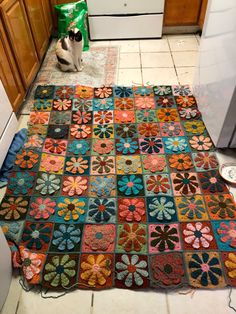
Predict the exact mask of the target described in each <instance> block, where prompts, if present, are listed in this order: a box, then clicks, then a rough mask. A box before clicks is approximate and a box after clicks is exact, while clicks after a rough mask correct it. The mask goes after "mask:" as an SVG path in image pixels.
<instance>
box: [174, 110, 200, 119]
mask: <svg viewBox="0 0 236 314" xmlns="http://www.w3.org/2000/svg"><path fill="white" fill-rule="evenodd" d="M179 115H180V117H181V118H183V119H187V120H189V119H193V118H196V117H197V116H198V115H199V111H198V110H197V109H192V108H182V109H181V110H179Z"/></svg>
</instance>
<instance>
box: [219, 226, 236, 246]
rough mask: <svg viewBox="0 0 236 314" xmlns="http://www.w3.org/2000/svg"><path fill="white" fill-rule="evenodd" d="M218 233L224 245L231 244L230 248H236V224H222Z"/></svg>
mask: <svg viewBox="0 0 236 314" xmlns="http://www.w3.org/2000/svg"><path fill="white" fill-rule="evenodd" d="M217 233H218V234H219V235H220V241H221V242H223V243H229V246H230V247H232V248H236V222H235V221H227V222H224V221H223V222H221V224H220V227H219V228H218V229H217Z"/></svg>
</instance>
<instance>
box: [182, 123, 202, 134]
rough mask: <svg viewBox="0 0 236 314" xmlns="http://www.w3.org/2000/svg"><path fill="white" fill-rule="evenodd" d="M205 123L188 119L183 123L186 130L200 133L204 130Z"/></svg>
mask: <svg viewBox="0 0 236 314" xmlns="http://www.w3.org/2000/svg"><path fill="white" fill-rule="evenodd" d="M205 128H206V127H205V125H204V124H203V122H202V121H195V120H194V121H188V122H186V123H185V129H186V132H188V133H192V134H202V133H203V132H204V131H205Z"/></svg>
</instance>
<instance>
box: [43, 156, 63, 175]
mask: <svg viewBox="0 0 236 314" xmlns="http://www.w3.org/2000/svg"><path fill="white" fill-rule="evenodd" d="M63 164H64V159H63V157H59V156H54V155H47V154H45V155H44V156H43V158H42V161H41V167H42V168H44V169H45V170H46V171H48V172H51V171H53V172H58V171H60V170H62V169H63Z"/></svg>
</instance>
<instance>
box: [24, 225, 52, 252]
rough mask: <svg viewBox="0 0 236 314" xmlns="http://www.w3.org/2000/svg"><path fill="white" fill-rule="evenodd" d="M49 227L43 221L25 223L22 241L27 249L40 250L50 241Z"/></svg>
mask: <svg viewBox="0 0 236 314" xmlns="http://www.w3.org/2000/svg"><path fill="white" fill-rule="evenodd" d="M50 235H51V228H50V225H49V224H45V223H28V224H26V225H25V228H24V231H23V235H22V241H23V242H24V244H25V245H26V247H27V248H28V249H33V250H42V249H44V246H45V245H47V244H48V243H49V242H50Z"/></svg>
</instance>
